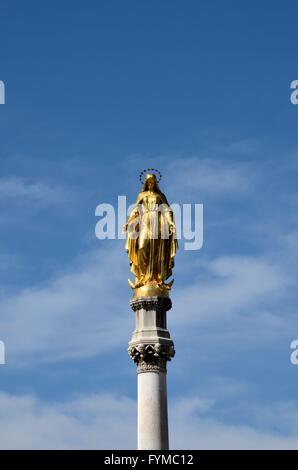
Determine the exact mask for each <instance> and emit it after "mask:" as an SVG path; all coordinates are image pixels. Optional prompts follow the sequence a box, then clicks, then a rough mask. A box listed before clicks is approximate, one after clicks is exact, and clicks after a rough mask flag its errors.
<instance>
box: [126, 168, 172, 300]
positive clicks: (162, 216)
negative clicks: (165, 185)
mask: <svg viewBox="0 0 298 470" xmlns="http://www.w3.org/2000/svg"><path fill="white" fill-rule="evenodd" d="M149 170H151V173H148V174H146V177H145V181H144V183H143V187H142V190H141V192H140V193H139V195H138V197H137V201H136V204H135V206H134V208H133V210H132V211H131V214H130V215H129V217H128V220H127V224H126V225H125V226H124V231H125V232H127V240H126V246H125V248H126V251H127V254H128V257H129V260H130V270H131V272H132V273H133V274H134V275H135V276H136V280H135V283H132V282H131V281H130V279H129V280H128V282H129V284H130V286H131V287H132V288H133V289H134V290H135V296H136V295H140V296H146V295H166V296H167V295H168V293H167V292H168V291H169V290H170V288H171V286H172V284H173V282H174V281H173V280H172V281H171V282H170V283H168V284H166V283H165V281H166V280H167V279H168V278H169V277H170V276H171V274H172V268H173V266H174V256H175V254H176V251H177V248H178V242H177V239H176V229H175V223H174V216H173V211H172V210H171V208H170V206H169V204H168V201H167V199H166V197H165V195H164V194H163V193H162V192H161V191H160V189H159V185H158V183H159V181H160V178H161V175H160V173H159V171H158V170H154V169H153V168H150V169H149ZM145 171H147V170H145ZM145 171H144V172H145ZM152 171H155V172H157V173H158V174H159V176H160V177H159V180H158V181H157V178H156V175H155V174H154V173H152ZM144 172H142V173H141V175H140V180H141V181H142V175H143V174H144ZM136 290H138V293H137V292H136Z"/></svg>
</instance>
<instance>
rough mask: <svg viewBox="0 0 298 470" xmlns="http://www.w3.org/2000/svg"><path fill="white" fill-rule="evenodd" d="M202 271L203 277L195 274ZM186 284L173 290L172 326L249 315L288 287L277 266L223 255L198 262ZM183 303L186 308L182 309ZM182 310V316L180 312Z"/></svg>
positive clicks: (254, 259) (267, 262) (266, 262)
mask: <svg viewBox="0 0 298 470" xmlns="http://www.w3.org/2000/svg"><path fill="white" fill-rule="evenodd" d="M196 271H197V272H198V273H200V274H201V273H202V272H205V277H204V276H201V278H199V276H198V275H196ZM193 276H194V279H193V280H192V282H190V283H189V285H186V286H184V287H183V288H181V289H180V290H178V291H175V292H174V294H173V298H174V299H175V313H174V314H173V320H174V321H175V323H181V322H184V321H191V322H193V323H196V322H202V321H205V322H211V323H214V322H215V321H217V320H218V317H225V318H227V316H231V315H241V314H242V313H248V312H249V311H250V312H251V314H252V313H253V311H254V310H256V309H257V310H258V307H259V305H264V304H265V303H266V302H267V303H268V302H270V303H271V302H272V300H274V298H277V297H278V295H281V294H283V293H284V289H285V288H286V287H287V285H288V280H287V277H286V274H285V273H284V272H283V271H282V269H281V268H280V266H279V265H274V264H273V263H270V262H269V261H267V260H266V259H262V258H257V257H253V256H251V257H249V256H223V257H218V258H215V259H213V260H212V261H209V262H208V263H207V262H206V263H201V265H200V266H196V269H194V270H193ZM185 302H187V309H185V308H184V305H185ZM182 311H183V315H180V312H182Z"/></svg>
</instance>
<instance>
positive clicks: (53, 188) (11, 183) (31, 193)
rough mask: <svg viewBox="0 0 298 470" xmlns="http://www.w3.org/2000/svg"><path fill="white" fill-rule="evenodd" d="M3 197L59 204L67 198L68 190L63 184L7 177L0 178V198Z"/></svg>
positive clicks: (2, 198)
mask: <svg viewBox="0 0 298 470" xmlns="http://www.w3.org/2000/svg"><path fill="white" fill-rule="evenodd" d="M4 199H9V200H19V201H20V202H22V201H24V200H29V201H34V202H40V203H45V204H60V203H61V202H64V201H65V200H66V199H69V192H68V191H67V190H66V188H64V187H63V186H59V185H53V184H49V183H47V182H41V181H31V182H29V181H27V180H24V179H21V178H16V177H7V178H2V179H0V200H4Z"/></svg>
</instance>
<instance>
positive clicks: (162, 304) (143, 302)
mask: <svg viewBox="0 0 298 470" xmlns="http://www.w3.org/2000/svg"><path fill="white" fill-rule="evenodd" d="M130 306H131V308H132V310H133V311H134V312H136V311H137V310H147V311H149V310H155V311H164V312H166V311H168V310H170V309H171V308H172V301H171V299H170V298H169V297H140V298H137V299H132V300H131V301H130Z"/></svg>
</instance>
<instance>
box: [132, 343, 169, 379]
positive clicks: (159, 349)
mask: <svg viewBox="0 0 298 470" xmlns="http://www.w3.org/2000/svg"><path fill="white" fill-rule="evenodd" d="M128 354H129V356H130V357H131V359H132V360H133V361H134V362H135V363H136V364H137V366H138V367H137V372H138V374H140V373H143V372H166V364H167V361H170V360H171V359H172V357H174V355H175V349H174V345H173V344H162V343H155V344H145V343H140V344H137V345H130V346H129V348H128Z"/></svg>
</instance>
